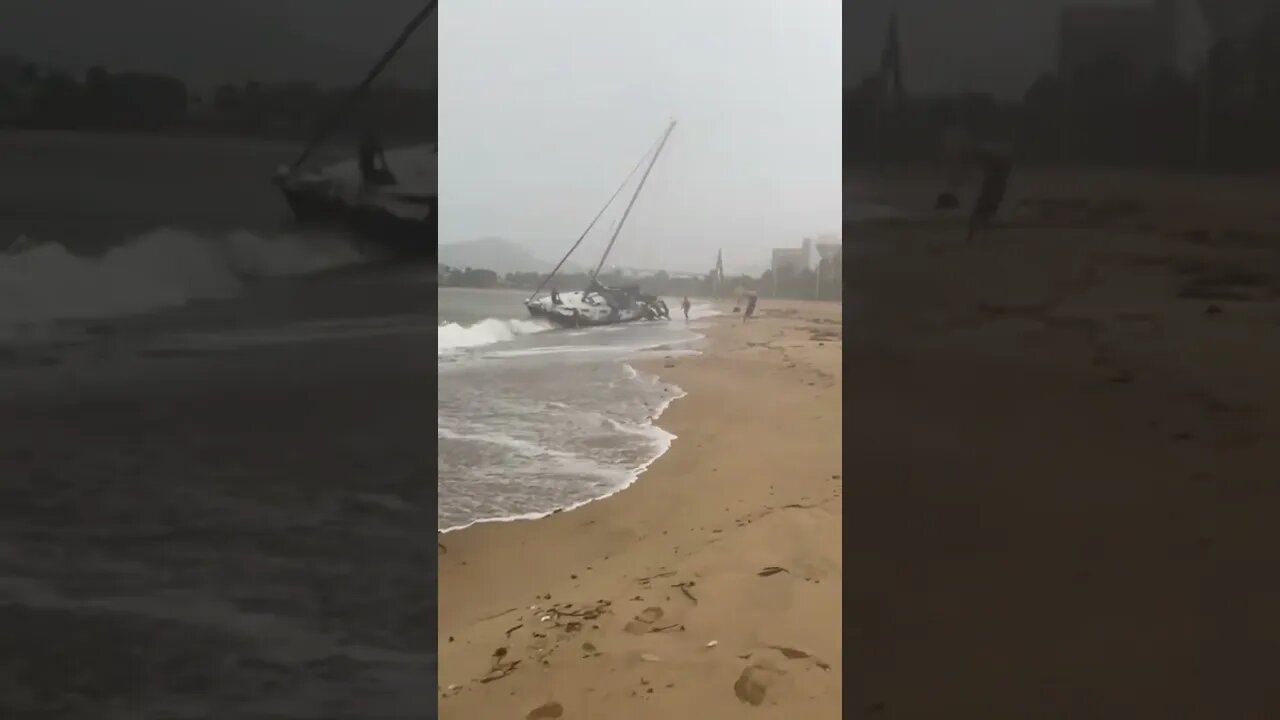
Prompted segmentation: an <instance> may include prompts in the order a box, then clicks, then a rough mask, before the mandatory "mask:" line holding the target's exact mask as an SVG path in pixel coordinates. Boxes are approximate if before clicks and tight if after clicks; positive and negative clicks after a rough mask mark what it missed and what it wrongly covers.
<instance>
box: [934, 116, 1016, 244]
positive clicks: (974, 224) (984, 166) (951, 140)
mask: <svg viewBox="0 0 1280 720" xmlns="http://www.w3.org/2000/svg"><path fill="white" fill-rule="evenodd" d="M941 154H942V159H943V162H944V163H946V164H947V165H948V166H949V173H948V179H947V184H948V187H949V190H950V191H949V192H945V193H943V194H941V195H939V196H938V203H937V207H938V208H939V209H941V208H945V207H950V206H954V205H955V204H956V203H957V202H958V201H957V200H956V196H955V191H956V190H957V189H958V188H959V186H960V185H961V184H962V183H963V182H964V181H965V180H966V179H967V177H968V175H969V173H970V172H971V171H972V170H973V169H974V168H975V167H976V168H978V169H979V170H981V172H982V185H981V186H980V188H979V189H978V198H977V200H975V201H974V203H973V212H972V214H970V216H969V229H968V234H967V235H966V237H965V241H966V242H971V241H972V240H973V235H974V233H975V232H976V231H977V230H978V229H979V228H985V227H990V226H991V225H992V221H993V220H994V219H995V215H996V212H997V211H999V210H1000V203H1002V202H1003V201H1004V195H1005V192H1006V191H1007V190H1008V189H1009V175H1010V174H1011V173H1012V172H1013V160H1012V156H1013V153H1012V150H1011V149H1010V148H1009V146H1008V145H1006V144H1003V143H982V142H978V141H976V140H974V139H973V138H971V137H970V136H969V135H968V134H967V133H965V132H964V131H962V130H958V129H951V130H949V131H947V133H946V134H945V135H944V136H943V139H942V153H941Z"/></svg>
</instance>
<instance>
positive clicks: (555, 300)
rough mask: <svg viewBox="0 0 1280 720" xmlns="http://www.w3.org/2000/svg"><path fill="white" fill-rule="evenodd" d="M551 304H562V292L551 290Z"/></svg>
mask: <svg viewBox="0 0 1280 720" xmlns="http://www.w3.org/2000/svg"><path fill="white" fill-rule="evenodd" d="M551 304H552V305H559V304H560V291H559V290H556V289H555V288H551Z"/></svg>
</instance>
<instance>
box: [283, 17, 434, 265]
mask: <svg viewBox="0 0 1280 720" xmlns="http://www.w3.org/2000/svg"><path fill="white" fill-rule="evenodd" d="M435 7H436V0H431V1H430V2H428V3H427V4H426V5H425V6H424V7H423V8H422V10H421V11H419V12H418V14H417V15H415V16H414V17H413V19H412V20H410V21H409V24H408V25H407V26H406V27H405V29H404V31H403V32H401V34H400V36H399V37H398V38H397V39H396V41H395V43H393V44H392V46H391V48H390V49H389V50H387V52H386V53H384V54H383V56H382V58H381V59H379V61H378V62H377V63H376V64H375V65H374V66H373V68H372V69H371V70H370V71H369V73H368V74H367V75H366V77H365V79H364V81H363V82H361V83H360V85H358V86H357V87H356V88H355V90H353V91H352V92H351V93H350V94H349V95H347V97H346V98H345V99H344V101H343V103H342V104H341V105H340V106H339V107H338V108H337V109H336V110H335V112H334V113H333V115H332V116H331V117H330V118H329V120H328V122H326V123H325V124H324V125H323V126H322V127H321V128H320V131H319V132H317V133H316V136H315V137H314V138H313V139H312V141H311V142H310V143H309V144H308V145H307V146H306V149H304V150H303V152H302V154H301V155H300V156H299V157H298V159H297V160H296V161H295V162H294V163H293V165H292V166H291V167H287V168H281V170H280V172H279V173H278V174H277V176H276V179H275V182H276V185H277V186H278V187H279V188H280V190H281V192H282V193H283V194H284V197H285V200H286V201H287V202H288V203H289V207H290V209H292V211H293V214H294V217H295V218H296V219H297V221H298V223H299V225H302V226H304V227H308V228H315V227H319V228H331V229H338V230H341V231H343V232H345V233H346V234H348V235H349V236H351V237H352V238H353V239H354V240H356V241H358V242H359V243H360V244H362V245H365V246H367V247H369V248H371V249H373V250H374V251H376V252H381V253H383V254H388V255H391V256H392V257H395V258H417V259H427V258H433V257H435V256H436V254H437V249H436V248H437V246H436V237H437V236H436V197H437V191H436V167H437V165H436V145H435V144H434V143H432V144H431V145H422V146H414V147H407V148H399V149H395V150H388V151H386V152H383V150H382V148H381V147H380V146H379V145H378V144H377V142H376V140H375V139H374V138H373V137H372V136H368V137H366V139H365V141H364V142H363V143H362V144H361V147H360V153H359V158H358V159H356V160H351V161H348V162H345V163H340V164H338V165H333V166H330V167H327V168H323V169H319V170H312V171H309V172H303V171H302V167H303V164H304V163H305V162H306V161H307V159H308V158H309V157H311V154H312V153H313V152H314V151H315V150H316V148H317V147H319V146H320V144H321V143H323V142H324V141H325V140H326V139H327V138H328V137H329V135H330V134H332V133H333V131H334V129H335V128H336V127H337V125H338V123H339V122H340V121H341V119H342V118H343V117H344V116H345V115H346V113H347V111H348V110H349V109H350V108H351V107H352V106H354V105H355V103H356V102H357V101H358V100H359V99H360V97H362V96H363V95H364V94H365V92H367V91H368V89H369V86H370V85H371V84H372V83H373V81H374V80H375V79H376V78H377V77H378V75H379V74H381V73H382V71H383V69H384V68H386V66H387V64H388V63H390V62H391V60H392V58H394V57H395V55H396V53H398V52H399V51H400V49H401V48H402V47H403V46H404V44H405V43H406V42H407V41H408V40H409V38H410V37H411V36H412V35H413V33H414V32H415V31H416V30H417V29H418V27H419V26H420V25H422V24H423V23H424V22H425V21H426V20H427V18H428V17H429V16H430V15H431V13H433V12H434V11H435Z"/></svg>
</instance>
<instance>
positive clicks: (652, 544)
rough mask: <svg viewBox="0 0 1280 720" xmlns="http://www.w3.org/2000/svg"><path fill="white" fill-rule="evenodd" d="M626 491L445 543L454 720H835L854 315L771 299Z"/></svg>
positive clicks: (447, 700)
mask: <svg viewBox="0 0 1280 720" xmlns="http://www.w3.org/2000/svg"><path fill="white" fill-rule="evenodd" d="M757 312H758V313H759V317H758V318H757V319H756V320H753V321H752V322H751V323H749V324H747V325H745V326H744V325H742V324H741V323H740V321H738V320H737V318H736V317H728V318H721V319H718V320H716V321H715V322H714V324H713V326H712V328H711V330H710V332H709V337H708V343H707V347H706V351H705V353H704V354H703V355H700V356H697V357H679V358H673V359H668V360H665V361H662V362H657V363H652V364H650V365H649V366H647V367H646V366H644V365H643V364H641V365H639V369H641V370H643V371H648V372H656V373H658V374H660V375H661V377H663V378H664V379H667V380H670V381H672V382H674V383H676V384H677V385H679V386H681V387H682V388H684V389H685V390H686V391H687V392H688V396H687V397H684V398H682V399H680V400H678V401H676V402H675V403H674V404H672V406H671V407H670V408H669V409H668V410H667V411H666V413H665V414H664V415H663V416H662V418H661V420H660V421H659V425H661V426H662V427H663V428H665V429H667V430H669V431H670V432H672V433H674V434H676V435H677V436H678V437H677V439H676V440H675V441H674V443H673V444H672V447H671V449H670V450H669V451H668V452H667V454H665V455H664V456H662V457H661V458H660V459H659V460H658V461H657V462H655V463H654V465H653V466H652V467H651V468H650V469H649V470H648V471H647V472H645V473H644V474H643V475H642V476H641V477H640V478H639V480H638V481H637V482H636V483H635V484H633V485H632V486H631V487H629V488H628V489H626V490H623V491H622V492H620V493H618V494H616V495H614V496H612V497H609V498H607V499H604V500H600V501H597V502H594V503H591V504H589V505H586V506H584V507H582V508H579V509H577V510H573V511H570V512H564V513H559V514H555V515H552V516H550V517H547V518H544V519H541V520H535V521H524V522H512V523H493V524H484V525H478V526H473V527H471V528H467V529H465V530H461V531H458V532H454V533H448V534H446V535H443V536H441V538H440V544H439V546H438V551H439V562H440V595H439V601H440V609H439V632H440V644H439V652H440V665H439V683H440V688H439V692H440V717H441V718H481V717H494V718H498V717H514V718H525V717H528V718H559V717H563V718H604V717H608V718H618V719H625V718H637V719H639V718H646V719H648V718H655V717H701V718H730V717H733V718H736V717H742V716H744V715H745V714H750V715H753V716H758V717H776V718H782V717H810V718H837V717H840V708H841V704H840V703H841V689H840V683H841V668H842V662H841V634H840V628H841V621H840V612H841V606H840V603H841V577H842V572H841V557H840V537H841V505H840V495H841V488H842V479H841V472H842V471H841V456H840V433H841V407H840V402H841V372H840V360H841V339H840V338H841V334H842V331H841V326H840V318H841V310H840V306H839V305H838V304H834V303H782V302H774V301H770V300H768V299H764V300H762V301H761V304H760V308H759V309H758V311H757Z"/></svg>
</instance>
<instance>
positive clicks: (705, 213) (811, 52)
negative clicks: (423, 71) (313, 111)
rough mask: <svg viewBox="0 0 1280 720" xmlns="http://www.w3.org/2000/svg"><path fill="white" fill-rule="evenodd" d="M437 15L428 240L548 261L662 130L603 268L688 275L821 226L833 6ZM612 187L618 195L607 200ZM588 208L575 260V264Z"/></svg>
mask: <svg viewBox="0 0 1280 720" xmlns="http://www.w3.org/2000/svg"><path fill="white" fill-rule="evenodd" d="M439 12H440V17H439V28H440V35H439V43H440V55H439V79H438V82H439V101H440V119H439V122H440V172H439V177H440V240H441V242H442V243H448V242H458V241H465V240H471V239H476V238H481V237H504V238H508V239H511V240H515V241H518V242H521V243H522V244H524V245H526V246H527V247H528V248H529V249H530V250H531V251H532V252H534V254H536V255H538V256H540V257H543V258H546V259H549V260H556V259H558V258H559V256H560V255H561V254H562V253H563V252H565V251H566V250H567V249H568V248H569V246H570V245H571V244H572V243H573V241H574V240H575V239H576V238H577V237H578V235H579V234H580V233H581V232H582V230H583V229H584V228H585V227H586V225H587V224H588V223H589V222H590V220H591V218H592V217H593V216H594V215H595V214H596V212H598V211H599V209H600V207H601V206H603V205H604V203H605V201H607V200H608V198H609V196H610V195H611V194H612V193H613V191H614V190H615V189H616V188H617V186H618V185H619V184H620V183H621V182H622V180H623V178H624V177H626V175H627V173H628V172H629V171H630V170H631V168H632V167H633V166H634V165H635V164H636V163H637V161H638V160H639V159H640V158H641V156H642V155H643V154H644V153H645V152H646V151H647V150H648V149H649V148H650V147H652V146H653V144H654V143H655V142H656V141H657V139H658V137H659V135H660V134H661V133H662V131H663V129H664V128H665V127H666V125H667V123H668V121H669V120H671V119H676V120H677V121H678V123H679V124H678V125H677V127H676V129H675V132H674V133H673V135H672V137H671V141H670V142H669V143H668V145H667V147H666V149H665V151H664V152H663V154H662V156H661V157H660V158H659V160H658V162H657V164H656V166H655V167H654V170H653V174H652V175H651V176H650V178H649V180H648V183H647V184H646V185H645V188H644V192H643V194H642V195H641V196H640V198H639V200H638V201H637V203H636V206H635V209H634V210H633V211H632V214H631V216H630V218H629V219H628V220H627V224H626V226H625V227H624V229H623V231H622V234H621V236H620V237H619V239H618V243H617V246H616V248H615V250H614V253H613V254H612V255H611V256H610V260H611V262H615V261H616V263H617V264H618V265H622V266H625V267H634V268H647V269H667V270H677V271H699V272H705V271H706V270H708V269H710V268H711V267H712V266H713V265H714V263H715V258H716V253H717V251H718V250H719V249H721V248H723V250H724V262H725V269H726V271H728V272H735V271H737V270H739V269H742V270H746V269H758V268H762V267H767V266H768V263H769V250H770V249H771V248H774V247H797V246H799V244H800V243H801V241H802V240H803V239H804V238H805V237H812V236H816V235H819V234H825V233H836V232H839V228H840V218H841V169H840V157H841V84H842V83H841V74H842V62H843V61H842V56H841V37H840V35H841V2H840V0H788V1H787V2H777V1H776V0H650V1H649V2H645V3H634V2H622V1H621V0H522V2H510V1H509V0H469V1H468V2H458V3H441V6H440V10H439ZM625 194H626V192H625V191H624V195H625ZM625 199H626V198H625V197H623V198H620V202H619V203H618V211H617V212H615V213H613V214H612V215H611V216H608V219H607V220H602V222H601V224H602V227H601V226H598V227H597V229H596V230H595V231H593V233H592V235H591V236H590V237H589V239H588V240H587V241H586V242H585V243H584V245H583V247H582V248H580V250H579V251H578V253H577V254H575V256H574V257H575V260H577V261H579V262H580V263H581V264H590V263H591V262H593V261H594V259H595V258H596V257H598V255H599V253H600V252H601V251H602V250H603V248H604V246H605V244H606V243H607V241H608V235H609V230H610V229H611V222H610V221H611V220H613V219H616V217H617V215H618V214H619V213H620V211H621V206H622V205H625V202H623V201H625Z"/></svg>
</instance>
